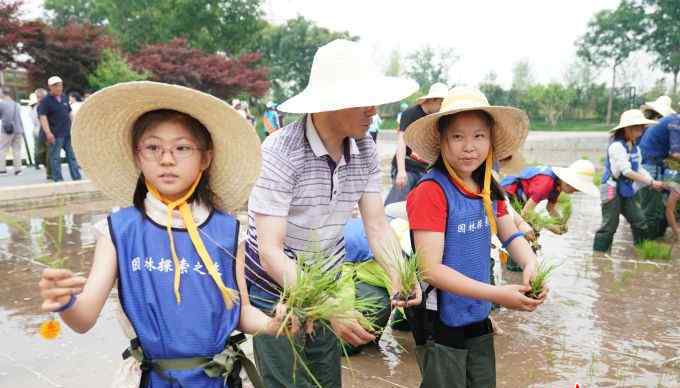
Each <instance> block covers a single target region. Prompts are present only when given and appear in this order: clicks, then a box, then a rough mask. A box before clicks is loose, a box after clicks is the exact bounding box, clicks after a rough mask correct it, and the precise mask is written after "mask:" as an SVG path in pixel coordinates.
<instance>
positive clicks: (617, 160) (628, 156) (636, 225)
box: [593, 109, 663, 252]
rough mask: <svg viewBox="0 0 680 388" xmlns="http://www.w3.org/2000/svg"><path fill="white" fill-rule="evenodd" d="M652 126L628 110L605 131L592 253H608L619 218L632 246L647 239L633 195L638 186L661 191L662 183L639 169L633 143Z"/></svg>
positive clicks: (645, 229) (635, 111)
mask: <svg viewBox="0 0 680 388" xmlns="http://www.w3.org/2000/svg"><path fill="white" fill-rule="evenodd" d="M654 123H655V121H652V120H649V119H646V118H645V116H644V115H643V114H642V112H641V111H640V110H638V109H631V110H627V111H625V112H623V113H622V114H621V121H620V122H619V125H618V126H616V127H615V128H613V129H611V130H610V131H609V133H610V134H611V135H612V136H611V142H610V144H609V148H608V149H607V158H606V161H605V169H604V174H603V175H602V181H601V184H600V197H601V202H602V226H600V229H598V231H597V232H596V233H595V240H594V242H593V250H594V251H596V252H608V251H609V250H610V249H611V246H612V241H613V239H614V234H615V233H616V229H618V227H619V216H620V215H621V214H623V216H624V217H625V218H626V221H628V223H629V224H630V227H631V230H632V232H633V240H634V241H635V244H639V243H641V242H642V240H644V239H645V238H646V237H647V225H646V223H645V219H644V217H643V215H642V212H641V210H640V206H639V205H638V204H637V202H636V201H635V199H634V196H635V192H636V191H637V190H638V188H639V187H641V186H650V187H652V188H653V189H655V190H661V189H662V188H663V183H662V182H660V181H658V180H655V179H653V178H652V177H651V175H650V174H649V172H647V170H645V169H644V167H642V165H641V163H640V161H641V159H642V158H641V155H640V154H641V152H640V148H639V147H638V146H637V140H638V138H640V136H641V135H642V131H643V130H644V128H645V126H647V125H649V124H654Z"/></svg>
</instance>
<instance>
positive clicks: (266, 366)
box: [253, 324, 342, 388]
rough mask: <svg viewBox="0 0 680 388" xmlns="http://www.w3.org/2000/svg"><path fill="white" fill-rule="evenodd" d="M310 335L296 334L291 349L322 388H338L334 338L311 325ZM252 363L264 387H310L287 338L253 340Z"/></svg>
mask: <svg viewBox="0 0 680 388" xmlns="http://www.w3.org/2000/svg"><path fill="white" fill-rule="evenodd" d="M315 326H316V327H315V330H314V334H313V335H306V334H300V335H298V336H297V337H296V339H295V342H294V343H295V346H296V348H297V352H298V354H299V355H300V356H301V357H302V359H303V362H304V363H305V365H307V367H308V368H309V369H310V371H311V372H312V374H313V375H314V377H315V378H316V380H317V381H318V382H319V383H320V384H321V386H322V387H324V388H340V387H341V386H342V373H341V363H340V346H339V344H338V339H337V338H336V337H335V335H334V334H333V333H332V332H331V330H329V329H328V328H326V327H322V326H321V325H318V324H317V325H315ZM253 349H254V351H255V363H256V364H257V369H258V370H259V372H260V375H261V376H262V381H263V383H264V386H265V387H267V388H294V387H301V388H314V387H316V384H314V382H313V379H312V378H311V377H310V376H309V374H307V372H306V371H305V369H304V367H303V366H302V365H300V360H298V359H297V357H296V356H295V354H294V352H293V348H292V345H291V343H290V342H289V340H288V338H287V337H285V336H281V337H273V336H270V335H266V334H260V335H256V336H254V337H253Z"/></svg>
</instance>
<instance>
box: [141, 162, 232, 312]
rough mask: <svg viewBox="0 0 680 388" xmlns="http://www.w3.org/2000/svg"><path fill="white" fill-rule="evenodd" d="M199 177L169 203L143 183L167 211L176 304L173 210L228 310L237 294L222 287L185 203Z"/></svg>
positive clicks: (176, 277) (176, 273)
mask: <svg viewBox="0 0 680 388" xmlns="http://www.w3.org/2000/svg"><path fill="white" fill-rule="evenodd" d="M201 175H202V174H199V175H198V177H197V178H196V181H194V183H193V184H192V185H191V187H190V188H189V190H188V191H187V192H186V194H184V196H183V197H182V198H180V199H178V200H176V201H170V200H168V199H166V198H165V197H163V195H162V194H161V193H159V192H158V190H157V189H156V188H155V187H154V186H153V185H152V184H151V183H150V182H149V181H145V183H146V188H147V190H149V193H151V194H152V195H153V196H154V197H156V198H157V199H158V200H160V201H161V202H163V203H164V204H165V205H166V207H167V210H168V222H167V224H166V225H165V226H166V228H167V230H168V238H169V239H170V250H171V251H172V261H173V262H174V264H175V282H174V291H175V299H176V300H177V303H178V304H179V303H180V302H181V299H182V297H181V296H180V292H179V281H180V270H179V260H178V259H177V252H176V251H175V240H174V238H173V236H172V211H173V210H175V208H179V212H180V214H181V215H182V220H183V221H184V226H185V227H186V229H187V232H189V237H190V238H191V242H192V243H193V244H194V248H196V252H197V253H198V256H200V258H201V261H203V264H204V265H205V268H206V270H207V271H208V274H210V277H211V278H212V279H213V281H214V282H215V284H216V285H217V288H219V290H220V292H221V293H222V298H223V299H224V304H225V305H226V306H227V308H229V309H230V308H232V307H233V306H234V302H235V301H236V300H238V294H237V293H236V291H234V290H232V289H230V288H227V286H225V285H224V282H223V281H222V277H221V276H220V274H219V273H218V272H217V268H216V267H215V264H214V263H213V261H212V259H211V258H210V254H209V253H208V251H207V250H206V249H205V245H203V240H201V237H200V236H199V235H198V227H197V226H196V222H194V216H193V214H191V208H190V207H189V204H188V203H187V199H189V197H191V195H192V194H193V193H194V191H195V190H196V186H198V182H199V181H200V180H201Z"/></svg>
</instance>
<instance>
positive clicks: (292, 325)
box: [264, 304, 300, 336]
mask: <svg viewBox="0 0 680 388" xmlns="http://www.w3.org/2000/svg"><path fill="white" fill-rule="evenodd" d="M286 315H288V307H286V305H285V304H277V305H276V313H275V314H274V316H273V317H272V318H271V320H270V321H269V323H268V324H267V327H266V329H265V330H264V332H265V333H266V334H269V335H271V336H277V335H279V334H280V333H283V331H284V330H282V326H283V325H284V320H285V319H286ZM285 325H286V328H287V329H288V332H287V334H291V335H295V334H297V332H298V331H299V330H300V322H299V321H298V319H297V317H296V316H295V315H292V314H291V316H290V317H289V318H288V321H286V323H285Z"/></svg>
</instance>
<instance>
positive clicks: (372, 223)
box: [246, 40, 420, 388]
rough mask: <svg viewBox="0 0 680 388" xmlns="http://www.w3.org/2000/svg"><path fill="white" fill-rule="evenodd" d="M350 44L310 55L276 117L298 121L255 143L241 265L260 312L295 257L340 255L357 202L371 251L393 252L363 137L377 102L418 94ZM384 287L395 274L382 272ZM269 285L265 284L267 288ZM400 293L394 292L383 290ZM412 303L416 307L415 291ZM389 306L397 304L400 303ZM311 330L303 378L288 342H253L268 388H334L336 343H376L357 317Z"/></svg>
mask: <svg viewBox="0 0 680 388" xmlns="http://www.w3.org/2000/svg"><path fill="white" fill-rule="evenodd" d="M370 58H371V56H370V54H368V53H367V52H366V51H365V50H364V49H363V48H362V47H361V46H360V45H359V44H358V43H356V42H350V41H347V40H334V41H332V42H330V43H328V44H326V45H324V46H322V47H320V48H319V49H318V51H317V52H316V54H315V55H314V60H313V63H312V69H311V74H310V79H309V83H308V85H307V87H306V88H305V89H304V90H303V91H302V92H301V93H300V94H298V95H296V96H294V97H292V98H291V99H289V100H287V101H285V102H284V103H282V104H281V105H280V106H279V110H281V111H283V112H288V113H298V114H302V117H301V118H300V120H298V121H296V122H294V123H291V124H289V125H287V126H285V127H283V128H282V129H280V130H278V131H276V132H275V133H274V134H273V135H272V136H269V137H268V138H267V139H265V141H264V142H263V143H262V155H263V163H262V171H261V174H260V177H259V178H258V180H257V183H256V184H255V187H254V188H253V191H252V193H251V195H250V200H249V201H248V212H249V226H248V238H247V240H246V262H248V263H249V267H250V268H253V269H254V270H255V272H254V273H251V274H250V276H249V279H254V280H252V281H251V282H250V286H249V290H248V291H249V294H250V295H251V296H252V302H253V304H254V305H256V306H257V307H259V308H261V309H262V310H264V311H265V312H268V313H269V312H270V311H271V310H272V307H273V304H274V303H275V302H276V301H277V300H279V299H280V292H281V285H284V284H292V283H293V282H295V280H296V271H297V263H296V260H297V256H298V254H299V253H306V254H314V255H317V256H318V255H320V256H322V257H323V258H324V260H326V261H327V266H328V268H334V267H337V266H341V265H342V263H343V261H344V256H345V243H344V239H343V228H344V226H345V224H346V223H347V221H348V220H349V218H350V217H351V215H352V213H353V210H354V207H355V206H356V205H357V204H358V206H359V211H360V213H361V218H362V220H363V223H364V229H365V230H366V235H367V237H368V242H369V244H370V247H371V250H372V251H373V252H374V253H376V254H385V253H386V252H394V249H390V248H394V247H397V246H398V244H399V242H398V240H397V238H396V236H394V233H393V232H392V229H391V228H390V226H389V224H388V223H387V220H386V219H385V209H384V207H383V201H382V195H381V191H382V190H381V176H380V168H379V165H378V154H377V149H376V146H375V143H374V142H373V140H372V139H371V138H370V136H368V134H367V130H368V126H369V125H370V123H371V117H372V116H373V115H374V114H375V112H376V109H375V106H376V105H381V104H386V103H390V102H394V101H399V100H401V99H403V98H406V97H408V96H409V95H410V94H411V93H413V92H414V91H415V90H416V89H417V84H416V83H415V82H413V81H411V80H406V79H401V78H396V77H386V76H384V75H382V74H381V73H380V70H379V69H378V67H377V66H376V65H375V64H374V63H373V62H372V61H371V60H370ZM384 269H385V270H386V271H387V273H388V274H389V277H390V280H391V283H392V284H393V285H394V284H397V280H396V274H394V273H392V272H390V270H391V269H389V268H384ZM272 284H273V286H272ZM392 289H393V290H395V291H400V289H399V288H398V287H393V288H392ZM414 291H415V292H416V294H415V295H416V297H415V299H413V300H411V301H410V302H409V303H419V297H420V294H419V293H418V291H419V288H418V289H417V290H414ZM392 303H394V304H396V305H400V306H403V305H404V302H396V301H393V302H392ZM330 326H331V327H332V329H333V330H332V331H331V330H328V329H327V328H326V327H324V325H321V324H315V328H314V333H312V334H309V333H308V335H307V336H306V337H305V338H304V340H302V343H300V344H298V345H299V346H300V347H301V350H300V351H299V353H300V354H301V357H302V358H303V359H304V361H305V363H306V365H307V366H308V367H309V369H310V371H311V374H312V375H313V378H312V376H309V375H308V374H307V373H306V372H305V371H304V369H303V368H300V367H299V364H298V365H297V367H296V358H295V356H294V354H293V350H292V349H291V345H290V343H289V342H288V340H287V339H284V338H276V337H271V336H266V335H263V336H258V337H255V339H254V342H253V345H254V350H255V360H256V362H257V365H258V368H259V370H260V373H261V374H262V377H263V379H264V381H265V384H266V385H267V387H309V386H313V385H315V384H314V383H313V381H314V379H316V380H317V381H318V382H319V383H320V384H321V386H323V387H324V388H334V387H340V386H341V363H340V354H341V352H340V347H339V346H338V340H337V338H336V336H337V337H340V338H341V339H342V340H343V341H345V342H347V343H349V344H351V345H353V346H358V345H361V344H364V343H368V342H370V341H373V340H374V339H375V336H374V335H373V334H372V333H370V332H368V331H366V330H365V329H364V328H363V327H361V325H359V323H358V322H357V321H356V320H337V319H332V320H331V321H330Z"/></svg>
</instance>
